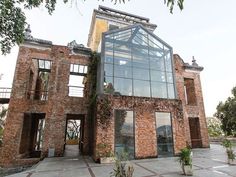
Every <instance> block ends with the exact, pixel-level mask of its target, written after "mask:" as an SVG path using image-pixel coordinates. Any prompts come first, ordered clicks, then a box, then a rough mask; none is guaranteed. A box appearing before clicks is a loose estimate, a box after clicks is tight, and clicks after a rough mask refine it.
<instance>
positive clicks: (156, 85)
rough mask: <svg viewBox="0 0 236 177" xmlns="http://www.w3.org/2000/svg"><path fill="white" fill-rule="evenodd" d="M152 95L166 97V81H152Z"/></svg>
mask: <svg viewBox="0 0 236 177" xmlns="http://www.w3.org/2000/svg"><path fill="white" fill-rule="evenodd" d="M152 97H157V98H167V90H166V83H162V82H152Z"/></svg>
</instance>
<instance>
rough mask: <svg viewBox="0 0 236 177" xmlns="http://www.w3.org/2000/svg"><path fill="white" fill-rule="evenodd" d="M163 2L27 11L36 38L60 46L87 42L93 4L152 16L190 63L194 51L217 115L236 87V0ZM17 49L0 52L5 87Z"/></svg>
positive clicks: (93, 0) (209, 106)
mask: <svg viewBox="0 0 236 177" xmlns="http://www.w3.org/2000/svg"><path fill="white" fill-rule="evenodd" d="M72 1H73V0H72ZM74 1H75V0H74ZM163 2H164V0H148V1H143V0H130V1H127V2H126V4H117V5H114V4H113V3H111V2H110V0H105V2H102V1H101V0H100V1H97V0H86V1H85V2H84V0H77V5H75V4H73V5H71V4H70V3H69V4H68V5H62V3H58V4H57V7H56V11H55V12H54V13H53V15H52V16H49V15H48V13H47V10H46V9H45V8H44V7H40V8H38V9H33V10H31V11H26V16H27V22H28V23H29V24H30V25H31V30H32V35H33V36H34V37H36V38H41V39H46V40H51V41H53V44H61V45H67V43H68V42H71V41H72V40H74V39H75V40H76V41H77V43H82V44H84V45H85V46H86V44H87V38H88V33H89V27H90V22H91V18H92V12H93V9H97V8H98V5H99V4H100V5H104V6H108V7H111V8H116V9H118V10H122V11H126V12H128V13H133V14H136V15H140V16H144V17H148V18H150V21H151V23H154V24H157V26H158V27H157V29H156V31H155V32H154V33H155V34H156V35H157V36H159V37H160V38H161V39H163V40H164V41H166V42H167V43H168V44H170V45H171V46H172V47H173V49H174V53H177V54H179V55H180V56H181V57H182V58H183V59H184V61H185V62H189V63H191V59H192V56H195V59H196V60H197V63H198V64H199V65H201V66H203V67H204V70H203V71H202V73H201V79H202V88H203V95H204V102H205V110H206V115H207V116H212V114H213V113H214V112H215V111H216V106H217V104H218V103H219V101H221V100H222V101H224V100H225V99H226V98H227V97H228V96H230V94H231V89H232V88H233V87H234V86H236V83H235V79H234V77H235V76H236V68H235V67H236V60H235V59H234V58H235V54H234V53H235V52H234V50H235V49H236V10H235V7H236V1H235V0H227V1H222V0H197V1H196V0H185V4H184V10H183V11H182V12H180V11H179V10H178V9H177V8H176V9H175V11H174V14H170V13H169V11H168V8H166V6H165V5H164V4H163ZM17 52H18V48H17V47H15V48H14V49H13V50H12V52H11V54H9V55H7V56H1V55H0V73H3V74H4V75H3V78H2V80H1V81H0V87H11V84H12V80H13V75H14V70H15V62H16V58H17Z"/></svg>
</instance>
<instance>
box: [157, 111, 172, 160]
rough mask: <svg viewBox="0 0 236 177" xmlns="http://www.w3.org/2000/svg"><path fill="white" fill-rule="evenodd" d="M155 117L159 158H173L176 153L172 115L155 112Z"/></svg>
mask: <svg viewBox="0 0 236 177" xmlns="http://www.w3.org/2000/svg"><path fill="white" fill-rule="evenodd" d="M155 116H156V132H157V152H158V156H172V155H173V154H174V153H173V134H172V124H171V114H170V113H167V112H155Z"/></svg>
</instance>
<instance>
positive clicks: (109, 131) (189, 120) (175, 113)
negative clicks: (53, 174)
mask: <svg viewBox="0 0 236 177" xmlns="http://www.w3.org/2000/svg"><path fill="white" fill-rule="evenodd" d="M103 8H104V7H103ZM108 11H111V9H108ZM97 13H98V15H100V16H101V15H105V16H106V17H108V16H109V18H113V17H112V15H109V14H108V13H107V12H97ZM100 13H101V14H100ZM128 15H129V14H128ZM100 16H99V17H100ZM134 17H135V16H134ZM127 18H128V17H127ZM137 18H140V17H137ZM119 20H120V19H119ZM126 20H127V21H128V20H130V19H126ZM93 21H95V22H94V23H92V24H93V25H95V27H94V26H93V28H94V29H95V30H90V35H92V36H90V37H89V42H88V43H89V46H90V47H91V48H92V49H97V48H98V45H99V41H100V39H101V36H100V35H101V34H100V33H101V32H104V31H106V30H108V27H109V24H108V22H107V21H104V20H103V21H102V23H101V20H100V21H98V22H96V17H95V16H94V17H93ZM131 21H132V19H131ZM144 21H145V22H142V23H143V25H144V26H145V25H146V27H147V28H148V29H150V30H154V29H155V27H156V26H155V25H153V24H150V23H149V19H145V18H144ZM116 23H117V24H118V22H116ZM127 23H128V22H127ZM130 23H134V22H129V24H130ZM135 23H136V22H135ZM101 25H105V26H103V27H102V28H101ZM125 25H128V24H122V25H121V26H122V27H123V26H125ZM26 37H27V36H26ZM98 39H99V40H98ZM34 59H40V60H47V61H50V62H51V68H50V73H49V80H48V90H47V93H46V95H43V96H44V97H43V98H44V99H43V100H40V99H39V98H40V97H41V96H42V95H37V94H38V90H37V89H38V88H40V87H42V83H40V82H39V80H38V75H35V73H37V72H38V71H37V68H35V65H34ZM173 61H174V63H173V72H174V83H175V88H176V97H175V99H164V98H149V97H137V96H122V95H117V94H103V93H102V94H101V93H99V94H97V95H96V94H95V88H94V87H95V85H96V83H92V82H94V81H95V80H94V79H91V78H92V77H91V75H89V74H91V73H96V72H88V75H85V77H84V84H85V87H84V91H83V97H73V96H69V95H68V94H69V87H68V84H69V77H70V66H71V64H80V65H84V66H90V67H89V68H88V70H90V69H91V68H92V67H91V64H92V59H91V50H90V49H89V48H85V47H83V46H80V45H74V46H73V45H69V46H57V45H52V43H51V42H50V41H44V40H39V39H35V38H32V36H28V37H27V40H26V41H25V43H24V44H22V45H21V46H20V48H19V53H18V59H17V63H16V69H15V76H14V81H13V87H12V94H11V99H10V104H9V110H8V115H7V119H6V125H5V131H4V138H3V147H2V150H1V152H0V155H1V158H0V165H1V166H5V167H8V166H17V165H30V164H33V163H36V162H37V161H39V160H40V159H41V158H44V157H47V156H48V154H50V152H49V150H51V149H53V150H55V151H54V154H53V155H54V156H63V153H64V150H65V133H66V126H67V119H68V118H71V117H72V118H73V116H77V118H78V119H80V120H81V121H83V127H82V134H83V136H82V137H81V140H82V141H81V142H83V143H82V144H83V145H82V146H83V147H82V149H81V150H82V153H83V154H89V155H92V156H93V158H94V160H97V159H98V151H99V148H98V146H99V144H101V143H102V144H106V145H107V148H109V150H110V151H112V152H115V143H114V142H115V115H114V112H115V110H127V111H133V114H134V142H135V143H134V157H135V158H148V157H153V158H154V157H158V155H159V154H158V148H157V146H158V144H157V137H158V136H157V127H156V125H157V123H158V122H156V117H155V113H156V112H165V113H170V115H171V130H172V135H173V149H174V154H178V152H179V151H180V149H181V148H183V147H185V146H186V145H190V146H192V147H193V148H194V147H209V139H208V133H207V126H206V118H205V112H204V104H203V96H202V89H201V80H200V72H201V71H202V70H203V68H202V67H200V66H198V65H197V64H196V61H195V60H193V63H192V64H191V65H190V64H187V63H184V61H183V60H182V59H181V58H180V57H179V56H178V55H174V56H173ZM93 67H94V66H93ZM93 69H94V68H93ZM100 72H103V71H100ZM98 77H99V76H98ZM100 80H103V78H102V79H101V78H100ZM98 82H99V78H98ZM40 84H41V85H40ZM102 84H103V83H102ZM32 88H35V89H33V90H32ZM36 98H37V99H36ZM104 100H106V101H108V105H105V107H104ZM106 104H107V103H106ZM107 106H108V107H107ZM106 109H108V110H106ZM41 119H44V120H45V127H44V131H43V136H42V139H43V143H42V149H41V154H40V156H39V157H38V158H34V156H33V155H32V154H31V153H32V152H34V147H35V143H36V136H37V129H38V126H39V125H38V122H39V121H40V120H41Z"/></svg>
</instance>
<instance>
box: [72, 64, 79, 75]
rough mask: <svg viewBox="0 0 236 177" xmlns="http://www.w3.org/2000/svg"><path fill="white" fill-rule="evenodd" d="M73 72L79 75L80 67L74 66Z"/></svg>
mask: <svg viewBox="0 0 236 177" xmlns="http://www.w3.org/2000/svg"><path fill="white" fill-rule="evenodd" d="M72 72H76V73H78V72H79V65H75V64H73V71H72Z"/></svg>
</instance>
